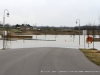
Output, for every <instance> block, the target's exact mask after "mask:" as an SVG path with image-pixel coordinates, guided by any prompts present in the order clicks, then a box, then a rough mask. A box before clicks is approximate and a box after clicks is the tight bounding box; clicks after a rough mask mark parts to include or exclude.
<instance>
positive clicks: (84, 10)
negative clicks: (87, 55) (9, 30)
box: [0, 0, 100, 26]
mask: <svg viewBox="0 0 100 75" xmlns="http://www.w3.org/2000/svg"><path fill="white" fill-rule="evenodd" d="M4 9H8V10H9V12H10V16H9V17H6V20H5V22H6V23H9V24H11V25H13V24H22V23H24V22H25V21H26V22H27V23H28V24H30V25H33V24H36V23H37V26H42V25H43V26H47V25H48V26H77V25H78V24H76V19H80V21H81V25H85V24H88V23H92V24H93V23H95V24H99V19H98V17H99V13H100V0H0V21H3V13H4Z"/></svg>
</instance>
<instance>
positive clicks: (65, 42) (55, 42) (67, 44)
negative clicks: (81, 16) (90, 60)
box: [0, 35, 100, 50]
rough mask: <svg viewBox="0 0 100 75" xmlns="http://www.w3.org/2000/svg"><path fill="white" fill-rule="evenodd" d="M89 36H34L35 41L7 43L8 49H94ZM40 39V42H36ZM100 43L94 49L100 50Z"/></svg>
mask: <svg viewBox="0 0 100 75" xmlns="http://www.w3.org/2000/svg"><path fill="white" fill-rule="evenodd" d="M96 37H98V36H96ZM86 38H87V35H86V36H85V43H84V36H83V35H80V45H79V35H75V36H73V35H33V39H34V40H16V41H7V42H6V48H34V47H61V48H76V49H78V48H93V43H90V44H87V43H86ZM35 39H38V40H35ZM99 45H100V42H94V48H96V49H98V50H100V46H99ZM2 48H3V41H2V40H0V49H2Z"/></svg>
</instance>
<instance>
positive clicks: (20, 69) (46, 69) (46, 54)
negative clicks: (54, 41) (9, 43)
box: [0, 47, 100, 75]
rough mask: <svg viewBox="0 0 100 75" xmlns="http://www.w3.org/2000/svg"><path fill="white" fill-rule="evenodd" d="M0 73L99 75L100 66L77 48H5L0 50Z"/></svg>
mask: <svg viewBox="0 0 100 75" xmlns="http://www.w3.org/2000/svg"><path fill="white" fill-rule="evenodd" d="M0 75H100V67H99V66H97V65H95V64H94V63H92V62H91V61H89V60H88V59H87V58H86V57H85V56H84V54H83V53H82V52H81V51H80V50H78V49H71V48H56V47H41V48H25V49H24V48H22V49H7V50H0Z"/></svg>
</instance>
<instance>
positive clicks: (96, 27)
mask: <svg viewBox="0 0 100 75" xmlns="http://www.w3.org/2000/svg"><path fill="white" fill-rule="evenodd" d="M20 26H28V27H30V28H38V29H48V30H49V29H53V30H57V29H68V30H72V29H73V30H79V29H80V30H100V25H83V26H80V27H79V26H75V27H68V26H60V27H55V26H36V25H33V26H31V25H29V24H16V25H9V24H5V26H4V27H6V28H19V27H20ZM0 28H3V25H2V24H0Z"/></svg>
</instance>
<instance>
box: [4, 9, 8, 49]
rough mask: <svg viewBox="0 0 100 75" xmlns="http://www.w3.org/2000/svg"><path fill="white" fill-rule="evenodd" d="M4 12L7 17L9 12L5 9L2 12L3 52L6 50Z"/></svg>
mask: <svg viewBox="0 0 100 75" xmlns="http://www.w3.org/2000/svg"><path fill="white" fill-rule="evenodd" d="M5 11H7V12H8V13H7V17H9V11H8V10H7V9H5V10H4V16H3V50H4V49H5V48H6V47H5V31H4V30H5V27H4V25H5Z"/></svg>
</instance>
